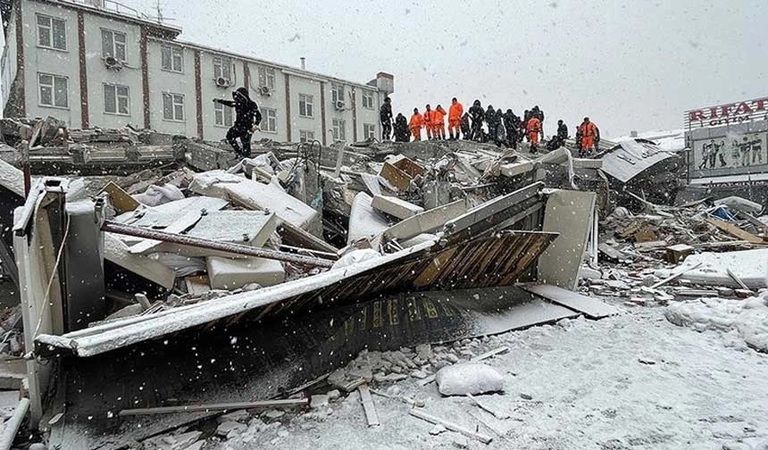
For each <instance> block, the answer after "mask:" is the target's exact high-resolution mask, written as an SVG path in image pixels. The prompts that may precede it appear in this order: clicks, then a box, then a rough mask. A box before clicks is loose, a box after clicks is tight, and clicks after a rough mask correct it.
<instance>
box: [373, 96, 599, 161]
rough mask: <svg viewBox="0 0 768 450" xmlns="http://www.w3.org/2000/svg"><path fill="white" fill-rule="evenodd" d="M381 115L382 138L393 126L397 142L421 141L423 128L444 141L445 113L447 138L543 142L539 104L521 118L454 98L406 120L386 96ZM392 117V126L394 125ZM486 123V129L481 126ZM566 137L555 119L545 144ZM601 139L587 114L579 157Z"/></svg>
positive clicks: (500, 143)
mask: <svg viewBox="0 0 768 450" xmlns="http://www.w3.org/2000/svg"><path fill="white" fill-rule="evenodd" d="M380 116H381V117H380V118H381V124H382V136H381V138H382V140H384V141H388V140H390V139H391V133H392V130H393V128H394V138H395V141H396V142H409V141H411V138H413V141H420V140H421V138H422V130H426V137H427V139H429V140H444V139H446V133H445V116H448V139H450V140H459V139H462V138H463V139H464V140H468V141H479V142H493V143H495V144H496V145H497V146H500V147H501V146H506V147H509V148H514V149H517V145H518V143H520V142H522V141H523V140H524V139H525V140H527V141H528V142H529V143H530V146H531V152H532V153H536V152H537V151H538V148H539V144H540V143H541V142H542V141H544V112H543V111H542V110H541V108H539V106H538V105H536V106H534V107H533V108H531V109H530V110H526V111H525V113H524V114H523V117H519V116H517V115H516V114H515V113H514V112H513V111H512V110H511V109H507V111H506V112H502V110H501V109H494V107H493V106H492V105H488V108H486V109H483V106H482V104H481V103H480V100H475V101H474V102H473V103H472V106H471V107H470V108H469V110H467V111H464V106H463V105H462V104H461V103H460V102H459V101H458V99H457V98H455V97H454V98H453V99H452V100H451V105H450V106H449V108H448V111H447V112H446V111H445V109H444V108H443V106H442V105H440V104H438V105H437V106H436V107H435V108H434V109H432V106H431V105H427V106H426V107H425V110H424V112H423V113H422V112H419V109H418V108H414V109H413V115H411V118H410V120H406V118H405V116H404V115H403V114H402V113H399V114H398V115H397V117H393V114H392V100H391V99H390V98H389V97H387V98H385V99H384V104H383V105H382V106H381V111H380ZM393 120H394V127H393ZM483 124H485V125H486V129H487V132H486V131H485V130H484V129H483ZM566 139H568V127H567V126H566V125H565V123H564V122H563V121H562V120H558V121H557V134H555V135H554V136H553V137H552V139H550V140H549V141H548V142H547V144H546V146H547V149H549V150H555V149H557V148H559V147H561V146H563V145H564V144H565V140H566ZM599 141H600V130H599V129H598V128H597V125H595V124H594V123H593V122H591V121H590V120H589V117H585V118H584V121H583V122H582V124H581V125H580V126H579V127H578V129H577V133H576V145H577V146H578V147H579V154H580V156H589V155H591V154H593V153H594V152H595V150H596V148H597V144H598V143H599Z"/></svg>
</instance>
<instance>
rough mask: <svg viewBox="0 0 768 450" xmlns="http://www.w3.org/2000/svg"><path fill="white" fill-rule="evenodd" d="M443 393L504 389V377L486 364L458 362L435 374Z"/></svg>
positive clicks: (475, 392) (476, 393)
mask: <svg viewBox="0 0 768 450" xmlns="http://www.w3.org/2000/svg"><path fill="white" fill-rule="evenodd" d="M435 381H436V382H437V390H438V391H440V393H441V394H443V395H467V394H469V395H479V394H485V393H488V392H499V391H503V390H504V377H503V376H502V375H501V374H500V373H499V371H498V370H496V369H494V368H493V367H491V366H489V365H486V364H473V363H467V364H456V365H453V366H447V367H443V368H442V369H440V370H439V371H438V372H437V375H436V376H435Z"/></svg>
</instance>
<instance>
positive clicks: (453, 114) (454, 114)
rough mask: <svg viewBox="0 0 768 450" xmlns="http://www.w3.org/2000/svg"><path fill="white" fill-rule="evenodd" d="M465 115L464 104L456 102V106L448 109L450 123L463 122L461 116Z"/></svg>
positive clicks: (452, 105) (453, 105)
mask: <svg viewBox="0 0 768 450" xmlns="http://www.w3.org/2000/svg"><path fill="white" fill-rule="evenodd" d="M463 115H464V106H462V104H461V103H459V102H456V104H451V107H450V108H448V121H449V122H451V123H459V122H461V116H463Z"/></svg>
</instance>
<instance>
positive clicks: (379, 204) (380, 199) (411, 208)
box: [371, 195, 424, 219]
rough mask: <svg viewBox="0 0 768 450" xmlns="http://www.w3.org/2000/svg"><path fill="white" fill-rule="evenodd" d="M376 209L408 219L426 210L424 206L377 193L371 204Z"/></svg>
mask: <svg viewBox="0 0 768 450" xmlns="http://www.w3.org/2000/svg"><path fill="white" fill-rule="evenodd" d="M371 205H372V206H373V208H374V209H376V210H378V211H381V212H383V213H387V214H389V215H391V216H394V217H397V218H398V219H407V218H409V217H413V216H415V215H416V214H419V213H422V212H424V208H422V207H421V206H418V205H414V204H413V203H410V202H407V201H405V200H401V199H399V198H397V197H392V196H389V195H376V196H374V197H373V202H372V204H371Z"/></svg>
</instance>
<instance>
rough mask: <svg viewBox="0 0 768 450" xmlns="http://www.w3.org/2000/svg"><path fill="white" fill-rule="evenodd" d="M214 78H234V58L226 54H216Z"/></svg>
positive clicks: (214, 58)
mask: <svg viewBox="0 0 768 450" xmlns="http://www.w3.org/2000/svg"><path fill="white" fill-rule="evenodd" d="M213 78H214V79H216V80H218V79H219V78H224V79H225V80H231V79H232V59H230V58H227V57H226V56H214V57H213Z"/></svg>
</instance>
